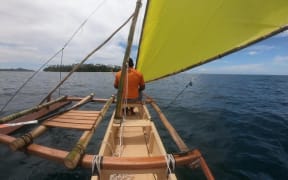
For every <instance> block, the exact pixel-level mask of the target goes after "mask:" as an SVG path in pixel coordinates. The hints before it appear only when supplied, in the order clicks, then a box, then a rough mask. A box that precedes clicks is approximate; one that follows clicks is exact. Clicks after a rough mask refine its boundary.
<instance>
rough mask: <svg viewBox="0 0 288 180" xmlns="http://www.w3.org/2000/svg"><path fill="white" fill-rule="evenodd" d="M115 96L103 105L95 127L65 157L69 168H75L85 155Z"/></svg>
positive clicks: (84, 134) (83, 135) (85, 133)
mask: <svg viewBox="0 0 288 180" xmlns="http://www.w3.org/2000/svg"><path fill="white" fill-rule="evenodd" d="M114 99H115V97H114V96H112V97H111V98H110V99H109V100H108V101H107V102H106V104H105V105H104V106H103V108H102V109H101V111H100V113H99V116H98V117H97V119H96V122H95V124H94V125H93V128H92V129H91V130H89V131H85V132H84V133H83V134H82V136H81V138H80V139H79V140H78V142H77V144H76V145H75V147H74V148H73V149H72V151H71V152H70V153H69V154H68V155H67V156H66V157H65V159H64V164H65V166H66V167H67V168H69V169H74V168H75V167H76V166H77V164H78V163H79V161H80V159H81V157H82V156H83V154H84V152H85V150H86V148H87V146H88V143H89V142H90V140H91V138H92V136H93V134H94V132H95V129H96V128H97V126H98V125H99V124H100V122H101V120H102V119H103V117H104V115H105V114H106V112H107V110H108V109H109V107H110V105H111V104H112V102H113V101H114Z"/></svg>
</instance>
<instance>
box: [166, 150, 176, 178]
mask: <svg viewBox="0 0 288 180" xmlns="http://www.w3.org/2000/svg"><path fill="white" fill-rule="evenodd" d="M165 160H166V164H167V170H168V173H167V174H172V173H174V171H175V162H176V161H175V159H174V156H173V155H172V154H166V156H165Z"/></svg>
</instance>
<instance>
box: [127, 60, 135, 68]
mask: <svg viewBox="0 0 288 180" xmlns="http://www.w3.org/2000/svg"><path fill="white" fill-rule="evenodd" d="M128 65H129V67H133V66H134V63H133V59H132V58H129V62H128Z"/></svg>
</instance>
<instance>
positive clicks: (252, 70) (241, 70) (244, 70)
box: [193, 64, 267, 74]
mask: <svg viewBox="0 0 288 180" xmlns="http://www.w3.org/2000/svg"><path fill="white" fill-rule="evenodd" d="M266 71H267V69H266V68H265V66H264V65H263V64H244V65H225V66H222V67H208V66H206V67H198V68H195V69H194V70H193V72H195V73H211V74H262V73H263V74H264V73H266Z"/></svg>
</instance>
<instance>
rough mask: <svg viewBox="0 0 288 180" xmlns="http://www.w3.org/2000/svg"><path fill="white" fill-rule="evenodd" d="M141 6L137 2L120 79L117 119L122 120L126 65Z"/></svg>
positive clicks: (139, 2)
mask: <svg viewBox="0 0 288 180" xmlns="http://www.w3.org/2000/svg"><path fill="white" fill-rule="evenodd" d="M141 4H142V3H141V0H137V3H136V8H135V11H134V16H133V19H132V24H131V26H130V31H129V35H128V43H127V48H126V51H125V55H124V59H123V63H122V70H121V77H120V82H119V87H118V92H117V104H116V113H115V119H121V118H122V99H123V87H124V79H125V76H126V70H127V66H126V65H127V63H128V60H129V56H130V52H131V48H132V43H133V37H134V32H135V27H136V23H137V18H138V15H139V11H140V7H141Z"/></svg>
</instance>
